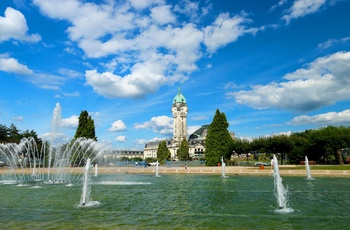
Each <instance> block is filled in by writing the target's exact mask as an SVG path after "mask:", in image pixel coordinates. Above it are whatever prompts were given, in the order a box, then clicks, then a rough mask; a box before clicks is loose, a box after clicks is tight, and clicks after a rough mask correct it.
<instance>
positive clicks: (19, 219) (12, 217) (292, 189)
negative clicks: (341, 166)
mask: <svg viewBox="0 0 350 230" xmlns="http://www.w3.org/2000/svg"><path fill="white" fill-rule="evenodd" d="M0 180H1V175H0ZM91 180H92V184H91V193H90V199H91V200H93V201H97V203H98V204H99V205H95V206H91V207H88V206H86V207H81V206H79V205H78V203H79V201H80V197H81V192H82V186H80V185H74V186H66V185H64V184H50V185H42V186H18V185H17V184H10V183H7V182H6V181H1V182H0V194H1V205H0V210H1V211H0V226H1V228H2V229H347V228H348V222H349V214H348V211H349V207H350V199H349V198H348V197H349V191H350V178H332V177H323V178H322V177H318V178H317V179H315V180H306V179H305V178H304V177H284V178H283V184H284V186H285V187H286V188H287V189H288V193H289V194H288V205H289V207H290V208H292V209H293V212H291V213H283V212H278V204H277V201H276V197H275V195H274V180H273V177H267V176H257V177H253V176H238V175H230V177H229V178H222V177H221V176H219V175H189V174H186V175H167V174H165V175H162V176H161V177H155V176H154V175H136V174H114V175H113V174H110V175H102V174H101V175H98V176H92V177H91Z"/></svg>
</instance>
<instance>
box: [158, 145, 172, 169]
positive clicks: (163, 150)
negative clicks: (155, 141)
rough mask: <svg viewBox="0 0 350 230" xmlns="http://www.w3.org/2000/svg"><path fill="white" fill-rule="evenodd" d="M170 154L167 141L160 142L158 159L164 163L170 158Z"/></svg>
mask: <svg viewBox="0 0 350 230" xmlns="http://www.w3.org/2000/svg"><path fill="white" fill-rule="evenodd" d="M170 155H171V154H170V151H169V149H168V147H167V146H166V141H162V142H160V143H159V146H158V150H157V160H158V161H159V163H161V164H164V162H165V161H166V160H169V159H170Z"/></svg>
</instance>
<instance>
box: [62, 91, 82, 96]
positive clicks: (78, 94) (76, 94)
mask: <svg viewBox="0 0 350 230" xmlns="http://www.w3.org/2000/svg"><path fill="white" fill-rule="evenodd" d="M63 95H64V96H65V97H80V93H79V92H73V93H63Z"/></svg>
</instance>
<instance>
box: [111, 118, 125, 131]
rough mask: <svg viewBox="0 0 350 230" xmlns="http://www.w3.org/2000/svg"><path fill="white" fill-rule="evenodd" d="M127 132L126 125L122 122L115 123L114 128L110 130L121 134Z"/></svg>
mask: <svg viewBox="0 0 350 230" xmlns="http://www.w3.org/2000/svg"><path fill="white" fill-rule="evenodd" d="M125 130H126V125H125V124H124V122H123V121H122V120H117V121H115V122H113V124H112V127H111V128H109V129H108V131H110V132H121V131H125Z"/></svg>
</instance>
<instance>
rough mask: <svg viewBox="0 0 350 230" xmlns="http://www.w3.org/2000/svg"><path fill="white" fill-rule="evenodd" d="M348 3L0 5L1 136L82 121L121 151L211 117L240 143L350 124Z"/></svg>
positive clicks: (38, 1) (19, 1)
mask: <svg viewBox="0 0 350 230" xmlns="http://www.w3.org/2000/svg"><path fill="white" fill-rule="evenodd" d="M349 10H350V1H348V0H279V1H278V0H276V1H272V0H264V1H258V0H231V1H227V0H215V1H214V0H212V1H209V0H199V1H190V0H180V1H166V0H142V1H141V0H123V1H119V0H118V1H112V0H106V1H102V0H100V1H78V0H33V1H26V0H2V1H1V2H0V92H1V94H0V124H5V125H7V126H9V125H10V124H11V123H13V124H15V125H16V126H17V128H18V129H20V130H22V131H24V130H27V129H29V130H32V129H33V130H35V131H36V132H37V133H38V134H39V136H40V137H43V138H49V137H50V136H52V129H51V124H52V120H53V113H54V109H55V108H56V105H57V103H59V107H60V109H61V118H62V120H61V122H60V124H61V125H60V127H59V129H58V130H57V131H56V132H58V134H56V138H57V139H59V140H62V141H64V140H69V139H70V138H72V137H73V136H74V133H75V130H76V127H77V124H78V117H79V114H80V112H81V111H82V110H87V111H88V112H89V114H90V115H91V117H92V118H93V119H94V121H95V126H96V135H97V137H98V140H99V141H104V142H106V143H108V144H111V145H112V146H113V147H115V148H118V149H124V148H128V149H143V147H144V143H145V142H146V141H150V140H155V139H159V138H169V137H171V136H172V125H173V124H172V122H173V120H172V117H171V112H170V109H171V105H172V100H173V98H174V96H175V95H176V93H177V90H178V88H179V87H180V88H181V92H182V93H183V95H184V96H185V97H186V100H187V104H188V107H189V113H188V128H189V130H188V133H189V134H190V133H191V132H193V131H195V130H196V129H197V128H199V127H200V126H201V125H203V124H210V122H211V121H212V118H213V115H214V113H215V110H216V109H219V110H220V111H222V112H224V113H225V114H226V117H227V120H228V121H229V123H230V127H229V130H230V131H233V132H234V133H235V134H236V136H237V137H241V138H254V137H259V136H267V135H272V134H279V133H290V132H299V131H304V130H305V129H313V128H319V127H323V126H327V125H346V126H347V125H349V124H350V110H349V99H350V90H349V88H350V87H349V86H350V26H349V22H350V14H349Z"/></svg>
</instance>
